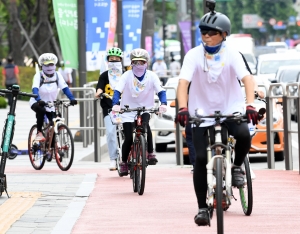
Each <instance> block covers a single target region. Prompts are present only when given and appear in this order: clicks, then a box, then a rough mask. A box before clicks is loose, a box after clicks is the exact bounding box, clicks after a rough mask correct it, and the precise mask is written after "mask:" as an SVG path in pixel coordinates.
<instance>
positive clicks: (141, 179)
mask: <svg viewBox="0 0 300 234" xmlns="http://www.w3.org/2000/svg"><path fill="white" fill-rule="evenodd" d="M137 146H138V147H137V155H136V159H137V167H136V174H137V179H138V180H137V181H138V194H139V195H143V193H144V190H145V181H146V140H145V137H144V136H143V135H140V136H139V139H138V142H137Z"/></svg>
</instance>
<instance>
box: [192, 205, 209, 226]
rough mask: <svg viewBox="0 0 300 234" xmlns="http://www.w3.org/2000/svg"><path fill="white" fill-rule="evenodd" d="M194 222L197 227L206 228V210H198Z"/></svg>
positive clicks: (207, 220) (207, 217)
mask: <svg viewBox="0 0 300 234" xmlns="http://www.w3.org/2000/svg"><path fill="white" fill-rule="evenodd" d="M194 221H195V223H196V224H197V225H198V226H207V225H209V213H208V209H207V208H201V209H199V212H198V214H197V215H196V216H195V218H194Z"/></svg>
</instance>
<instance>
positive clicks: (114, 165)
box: [108, 159, 117, 171]
mask: <svg viewBox="0 0 300 234" xmlns="http://www.w3.org/2000/svg"><path fill="white" fill-rule="evenodd" d="M108 169H109V170H110V171H115V170H116V169H117V162H116V160H115V159H114V160H110V164H109V167H108Z"/></svg>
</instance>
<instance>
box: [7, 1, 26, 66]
mask: <svg viewBox="0 0 300 234" xmlns="http://www.w3.org/2000/svg"><path fill="white" fill-rule="evenodd" d="M9 25H10V29H9V41H10V44H11V49H12V51H11V53H10V54H11V56H12V57H13V59H14V62H15V64H17V65H19V66H23V64H24V63H23V54H22V51H21V47H22V40H21V38H22V37H21V29H20V27H19V25H18V8H17V1H16V0H10V4H9Z"/></svg>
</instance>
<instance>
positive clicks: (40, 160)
mask: <svg viewBox="0 0 300 234" xmlns="http://www.w3.org/2000/svg"><path fill="white" fill-rule="evenodd" d="M36 132H37V125H36V124H35V125H33V126H32V127H31V129H30V131H29V136H28V154H29V159H30V162H31V165H32V166H33V168H34V169H35V170H41V169H42V168H43V167H44V165H45V160H46V158H45V157H44V152H43V150H42V147H41V145H40V142H39V141H35V140H34V139H35V135H36Z"/></svg>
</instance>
